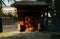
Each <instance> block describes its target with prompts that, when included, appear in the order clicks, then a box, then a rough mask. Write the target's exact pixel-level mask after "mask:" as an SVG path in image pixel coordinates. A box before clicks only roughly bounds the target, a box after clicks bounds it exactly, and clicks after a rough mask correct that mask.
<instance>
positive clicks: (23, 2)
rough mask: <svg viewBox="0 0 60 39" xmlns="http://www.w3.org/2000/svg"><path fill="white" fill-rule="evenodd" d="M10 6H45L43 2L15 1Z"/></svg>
mask: <svg viewBox="0 0 60 39" xmlns="http://www.w3.org/2000/svg"><path fill="white" fill-rule="evenodd" d="M12 5H47V3H45V2H43V1H16V2H15V3H13V4H12Z"/></svg>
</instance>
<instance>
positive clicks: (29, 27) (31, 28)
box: [18, 16, 38, 31]
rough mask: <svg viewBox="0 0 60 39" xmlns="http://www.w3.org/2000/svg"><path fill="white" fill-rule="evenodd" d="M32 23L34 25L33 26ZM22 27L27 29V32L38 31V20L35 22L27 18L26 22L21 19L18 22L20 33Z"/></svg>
mask: <svg viewBox="0 0 60 39" xmlns="http://www.w3.org/2000/svg"><path fill="white" fill-rule="evenodd" d="M31 22H32V24H31ZM21 25H24V26H25V27H26V29H25V31H34V30H38V20H36V21H35V22H34V21H32V20H31V18H30V17H29V16H27V17H25V19H24V20H23V19H20V21H18V31H20V29H21V27H20V26H21Z"/></svg>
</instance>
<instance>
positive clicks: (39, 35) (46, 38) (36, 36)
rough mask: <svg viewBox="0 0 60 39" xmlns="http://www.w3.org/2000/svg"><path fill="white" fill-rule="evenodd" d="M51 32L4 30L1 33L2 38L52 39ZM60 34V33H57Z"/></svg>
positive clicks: (0, 38)
mask: <svg viewBox="0 0 60 39" xmlns="http://www.w3.org/2000/svg"><path fill="white" fill-rule="evenodd" d="M51 34H53V33H51V32H50V33H49V32H17V31H13V32H3V33H0V39H52V38H51ZM55 34H59V33H55Z"/></svg>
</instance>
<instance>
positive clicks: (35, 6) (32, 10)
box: [11, 1, 48, 31]
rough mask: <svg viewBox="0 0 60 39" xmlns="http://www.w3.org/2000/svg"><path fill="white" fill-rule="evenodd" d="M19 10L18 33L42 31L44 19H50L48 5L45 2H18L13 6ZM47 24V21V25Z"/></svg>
mask: <svg viewBox="0 0 60 39" xmlns="http://www.w3.org/2000/svg"><path fill="white" fill-rule="evenodd" d="M11 6H12V7H16V8H17V14H18V31H41V30H42V26H43V25H44V22H45V21H44V18H45V14H46V20H47V17H48V5H47V4H46V3H45V2H43V1H28V2H27V1H16V2H15V3H13V4H12V5H11ZM45 24H47V21H46V23H45Z"/></svg>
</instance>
